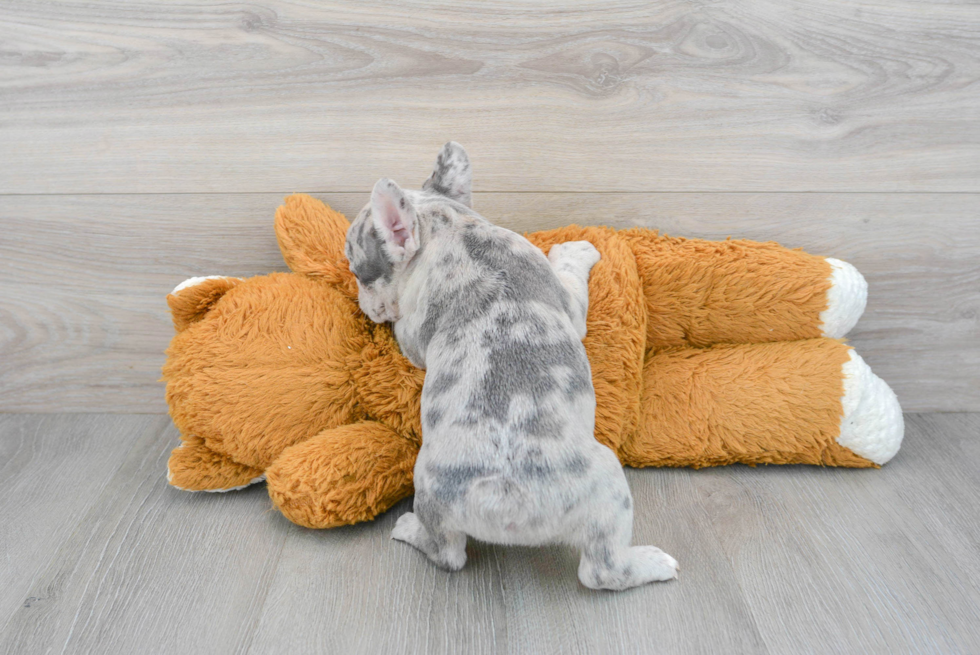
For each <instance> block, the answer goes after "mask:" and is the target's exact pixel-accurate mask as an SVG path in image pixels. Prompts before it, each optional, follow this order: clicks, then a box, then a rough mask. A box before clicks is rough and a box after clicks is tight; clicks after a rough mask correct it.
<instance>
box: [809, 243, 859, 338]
mask: <svg viewBox="0 0 980 655" xmlns="http://www.w3.org/2000/svg"><path fill="white" fill-rule="evenodd" d="M827 263H828V264H830V269H831V272H830V288H829V289H828V290H827V309H825V310H823V311H822V312H820V329H821V331H822V332H823V336H825V337H830V338H831V339H840V338H841V337H843V336H844V335H845V334H847V333H848V332H850V331H851V329H852V328H853V327H854V326H855V325H856V324H857V322H858V319H860V318H861V315H862V314H863V313H864V308H865V306H866V305H867V304H868V282H867V280H865V279H864V276H863V275H861V273H860V272H859V271H858V270H857V269H856V268H854V267H853V266H852V265H850V264H848V263H847V262H842V261H841V260H839V259H834V258H832V257H828V258H827Z"/></svg>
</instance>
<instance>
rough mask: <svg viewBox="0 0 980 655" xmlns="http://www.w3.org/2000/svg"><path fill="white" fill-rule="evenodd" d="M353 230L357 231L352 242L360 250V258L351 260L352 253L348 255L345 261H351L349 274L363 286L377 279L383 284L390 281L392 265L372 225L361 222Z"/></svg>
mask: <svg viewBox="0 0 980 655" xmlns="http://www.w3.org/2000/svg"><path fill="white" fill-rule="evenodd" d="M355 229H357V234H356V235H354V242H355V243H356V244H357V246H358V247H359V248H360V250H361V253H362V256H360V257H353V259H352V257H351V255H352V254H353V253H350V254H348V256H347V259H348V260H349V261H351V272H353V273H354V275H356V276H357V279H358V280H359V281H360V283H361V284H363V285H369V284H372V283H373V282H375V281H376V280H378V279H379V278H380V279H383V280H384V281H385V282H389V281H391V276H392V273H393V272H394V264H393V263H392V261H391V259H389V258H388V254H387V253H386V252H385V250H384V247H383V245H384V241H383V240H382V239H381V236H380V235H379V234H378V231H377V229H376V228H375V227H374V224H373V223H371V221H363V222H361V223H360V224H359V225H358V226H357V228H355ZM349 247H350V240H348V241H347V245H346V246H345V248H349Z"/></svg>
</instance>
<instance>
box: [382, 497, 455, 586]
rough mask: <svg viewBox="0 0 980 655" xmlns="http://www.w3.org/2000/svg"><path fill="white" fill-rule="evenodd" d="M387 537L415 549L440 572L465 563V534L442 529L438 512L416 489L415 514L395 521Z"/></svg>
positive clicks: (452, 569) (405, 515)
mask: <svg viewBox="0 0 980 655" xmlns="http://www.w3.org/2000/svg"><path fill="white" fill-rule="evenodd" d="M391 538H392V539H396V540H398V541H404V542H405V543H407V544H409V545H411V546H415V547H416V548H418V549H419V550H421V551H422V552H423V553H425V554H426V555H427V556H428V558H429V559H430V560H432V563H433V564H435V565H436V566H438V567H439V568H441V569H446V570H448V571H458V570H460V569H461V568H463V566H464V565H465V564H466V535H465V534H463V533H462V532H454V531H451V530H446V529H444V528H443V525H442V518H441V516H439V513H438V511H437V510H436V509H435V508H434V507H433V506H432V504H431V503H430V502H429V501H427V499H426V498H425V496H424V495H422V494H420V493H419V492H418V490H416V495H415V512H408V513H407V514H402V515H401V516H400V517H399V518H398V522H397V523H395V527H394V529H393V530H392V531H391Z"/></svg>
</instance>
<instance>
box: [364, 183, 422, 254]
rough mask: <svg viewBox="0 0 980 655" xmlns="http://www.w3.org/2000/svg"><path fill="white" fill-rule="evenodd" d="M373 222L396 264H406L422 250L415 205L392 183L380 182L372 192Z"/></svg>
mask: <svg viewBox="0 0 980 655" xmlns="http://www.w3.org/2000/svg"><path fill="white" fill-rule="evenodd" d="M371 218H372V220H373V221H374V226H375V227H376V228H377V230H378V234H380V235H381V238H382V239H384V241H385V244H386V245H387V247H388V254H389V255H390V256H391V258H392V260H393V261H395V262H405V261H408V260H409V259H411V258H412V256H413V255H414V254H415V252H416V251H417V250H418V249H419V240H418V232H417V230H416V224H417V222H418V221H417V220H416V214H415V207H413V206H412V201H411V200H409V199H408V197H407V196H406V195H405V192H404V191H402V190H401V187H399V186H398V185H397V184H395V182H394V181H393V180H389V179H388V178H386V177H383V178H381V179H380V180H378V181H377V183H375V185H374V190H372V191H371Z"/></svg>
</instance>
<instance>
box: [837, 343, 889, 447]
mask: <svg viewBox="0 0 980 655" xmlns="http://www.w3.org/2000/svg"><path fill="white" fill-rule="evenodd" d="M850 355H851V356H850V359H849V360H848V361H846V362H844V365H843V367H842V368H843V376H844V396H843V397H842V398H841V405H842V407H843V410H844V416H843V417H842V418H841V425H840V436H838V437H837V443H839V444H840V445H842V446H844V447H845V448H850V449H851V450H852V451H854V453H855V454H857V455H860V456H861V457H864V458H865V459H870V460H871V461H872V462H874V463H875V464H879V465H880V464H884V463H885V462H887V461H888V460H890V459H891V458H892V457H894V456H895V453H897V452H898V449H899V448H900V447H901V446H902V437H903V435H904V434H905V422H904V419H903V418H902V408H901V406H900V405H899V404H898V398H897V397H896V396H895V392H894V391H892V390H891V387H889V386H888V385H887V384H886V383H885V381H884V380H882V379H881V378H880V377H878V376H877V375H875V374H874V373H873V372H872V371H871V368H870V367H869V366H868V365H867V364H866V363H865V361H864V360H863V359H861V356H860V355H858V354H857V352H856V351H855V350H853V349H852V350H851V351H850Z"/></svg>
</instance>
